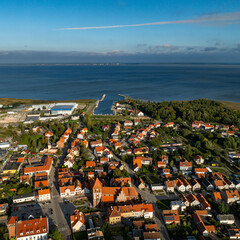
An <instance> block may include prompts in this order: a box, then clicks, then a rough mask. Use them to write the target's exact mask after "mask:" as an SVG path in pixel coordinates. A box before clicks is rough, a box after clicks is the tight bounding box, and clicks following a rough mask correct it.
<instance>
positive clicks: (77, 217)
mask: <svg viewBox="0 0 240 240" xmlns="http://www.w3.org/2000/svg"><path fill="white" fill-rule="evenodd" d="M70 222H71V228H72V231H73V232H80V231H86V222H85V217H84V214H83V213H82V212H79V210H78V209H76V210H75V211H74V212H73V214H72V215H71V216H70Z"/></svg>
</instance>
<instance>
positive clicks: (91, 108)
mask: <svg viewBox="0 0 240 240" xmlns="http://www.w3.org/2000/svg"><path fill="white" fill-rule="evenodd" d="M95 106H96V102H94V103H90V105H89V107H88V109H87V110H86V113H90V112H91V111H92V110H93V109H94V108H95Z"/></svg>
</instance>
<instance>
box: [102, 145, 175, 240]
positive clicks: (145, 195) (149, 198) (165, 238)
mask: <svg viewBox="0 0 240 240" xmlns="http://www.w3.org/2000/svg"><path fill="white" fill-rule="evenodd" d="M105 146H108V144H105ZM113 158H114V159H115V160H116V161H120V162H121V163H122V164H123V165H124V166H125V169H126V170H127V172H128V173H129V176H130V177H131V179H132V183H134V175H135V172H134V171H133V170H132V169H131V168H130V167H129V165H128V164H127V163H125V162H123V161H122V160H121V159H120V158H118V157H117V156H116V155H115V154H113ZM133 187H135V189H136V190H137V192H138V193H139V194H140V195H141V197H142V199H143V200H144V201H146V202H148V203H152V204H153V212H154V217H155V221H156V223H157V225H158V228H159V230H160V234H161V239H162V240H170V237H169V235H168V231H167V229H166V227H165V224H164V221H163V218H162V214H161V211H160V209H159V208H158V207H157V201H158V200H160V199H162V200H163V199H172V198H173V199H172V200H176V199H177V198H178V197H177V196H176V195H161V196H155V195H153V194H151V193H150V192H149V191H148V189H145V191H142V190H140V189H138V188H137V187H136V186H135V185H134V184H133Z"/></svg>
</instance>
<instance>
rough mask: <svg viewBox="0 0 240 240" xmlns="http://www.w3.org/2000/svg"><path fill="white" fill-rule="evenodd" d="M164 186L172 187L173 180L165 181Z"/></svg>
mask: <svg viewBox="0 0 240 240" xmlns="http://www.w3.org/2000/svg"><path fill="white" fill-rule="evenodd" d="M166 186H167V187H168V188H169V187H174V185H173V181H169V180H168V181H166Z"/></svg>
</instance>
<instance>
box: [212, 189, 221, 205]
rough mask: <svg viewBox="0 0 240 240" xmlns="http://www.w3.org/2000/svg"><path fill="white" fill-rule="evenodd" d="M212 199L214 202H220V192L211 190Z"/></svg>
mask: <svg viewBox="0 0 240 240" xmlns="http://www.w3.org/2000/svg"><path fill="white" fill-rule="evenodd" d="M211 197H212V200H213V202H215V203H220V202H222V197H221V193H220V192H212V194H211Z"/></svg>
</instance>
